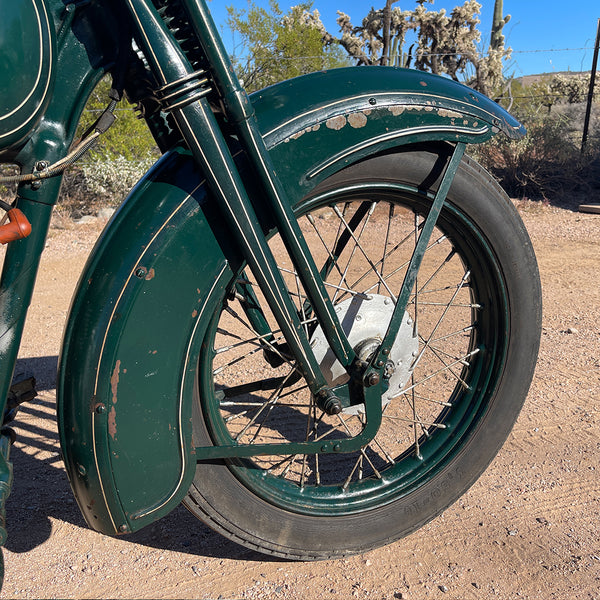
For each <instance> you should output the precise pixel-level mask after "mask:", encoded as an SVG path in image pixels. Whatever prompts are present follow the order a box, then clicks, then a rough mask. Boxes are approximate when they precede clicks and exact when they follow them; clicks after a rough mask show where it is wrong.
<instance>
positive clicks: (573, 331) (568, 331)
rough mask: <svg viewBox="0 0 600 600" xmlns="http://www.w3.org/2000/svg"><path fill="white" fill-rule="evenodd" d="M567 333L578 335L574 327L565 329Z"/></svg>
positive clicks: (577, 330)
mask: <svg viewBox="0 0 600 600" xmlns="http://www.w3.org/2000/svg"><path fill="white" fill-rule="evenodd" d="M567 333H573V334H578V333H579V329H575V327H569V329H567Z"/></svg>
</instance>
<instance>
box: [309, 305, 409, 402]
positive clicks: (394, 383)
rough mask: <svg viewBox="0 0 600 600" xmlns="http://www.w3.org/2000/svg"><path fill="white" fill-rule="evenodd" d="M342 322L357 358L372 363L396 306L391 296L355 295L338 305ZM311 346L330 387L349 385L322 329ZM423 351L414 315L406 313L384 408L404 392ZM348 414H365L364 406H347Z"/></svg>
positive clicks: (391, 359) (390, 363)
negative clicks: (418, 357) (414, 364)
mask: <svg viewBox="0 0 600 600" xmlns="http://www.w3.org/2000/svg"><path fill="white" fill-rule="evenodd" d="M335 311H336V313H337V316H338V320H339V322H340V324H341V326H342V329H343V330H344V333H345V334H346V336H347V337H348V341H349V342H350V345H351V346H352V348H354V351H355V352H356V354H357V356H358V357H359V358H360V359H361V360H364V361H366V362H368V361H369V360H370V359H371V358H372V356H373V354H374V353H375V352H376V351H377V349H378V348H379V346H380V345H381V342H382V341H383V337H384V336H385V333H386V331H387V328H388V324H389V322H390V320H391V318H392V313H393V312H394V303H393V302H392V300H391V299H390V298H388V297H387V296H381V295H378V294H373V295H371V296H358V295H357V296H353V297H352V298H348V299H347V300H344V301H342V302H340V303H339V304H337V305H336V307H335ZM311 346H312V349H313V352H314V354H315V358H316V359H317V362H318V363H319V366H320V367H321V371H322V373H323V375H324V376H325V379H326V381H327V384H328V385H329V386H330V387H335V386H338V385H342V384H344V383H346V382H347V381H348V379H349V376H348V374H347V373H346V371H345V369H344V368H343V367H342V365H341V364H340V362H339V361H338V360H337V358H336V357H335V355H334V353H333V351H332V350H331V348H330V347H329V344H328V343H327V340H326V338H325V334H324V333H323V330H322V328H321V326H318V327H317V328H316V329H315V331H314V333H313V335H312V337H311ZM418 350H419V336H418V333H417V331H416V327H415V326H414V322H413V320H412V319H411V317H410V315H409V314H408V313H407V312H405V313H404V316H403V318H402V325H401V327H400V331H399V332H398V335H397V336H396V341H395V342H394V345H393V346H392V348H391V350H390V353H389V354H388V358H387V362H386V365H385V368H384V374H383V375H384V378H385V379H387V380H388V384H389V387H388V389H387V390H386V391H385V392H384V393H383V394H382V396H381V403H382V406H384V407H385V406H386V405H387V404H388V403H389V401H390V400H391V398H393V397H394V396H396V395H397V394H398V392H400V391H401V390H402V389H403V388H404V386H405V385H406V382H407V381H408V380H409V378H410V376H411V374H412V363H413V361H414V359H415V357H416V356H417V353H418ZM343 412H344V413H346V414H358V413H362V412H364V405H362V404H360V405H356V406H350V407H346V408H344V410H343Z"/></svg>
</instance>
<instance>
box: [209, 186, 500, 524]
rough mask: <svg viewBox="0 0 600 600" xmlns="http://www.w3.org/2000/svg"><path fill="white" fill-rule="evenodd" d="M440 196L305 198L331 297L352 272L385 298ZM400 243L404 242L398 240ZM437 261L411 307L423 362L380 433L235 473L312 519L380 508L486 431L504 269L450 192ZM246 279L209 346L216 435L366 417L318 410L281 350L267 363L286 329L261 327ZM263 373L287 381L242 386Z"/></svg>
mask: <svg viewBox="0 0 600 600" xmlns="http://www.w3.org/2000/svg"><path fill="white" fill-rule="evenodd" d="M429 205H430V198H429V197H428V196H427V195H425V194H422V193H420V192H418V191H415V190H414V189H410V188H407V187H405V186H401V185H397V184H369V185H367V184H363V185H360V186H353V187H348V188H346V189H342V190H337V191H336V193H335V196H332V195H331V194H329V195H327V196H321V197H316V198H312V199H310V200H309V201H306V202H304V203H303V204H301V205H300V206H299V207H298V208H297V211H296V212H297V216H298V218H299V221H300V223H301V225H302V227H303V230H304V232H305V235H306V237H307V242H308V243H309V247H310V248H311V251H313V253H314V254H316V253H320V256H321V258H320V260H319V259H317V264H318V265H320V264H323V265H326V264H327V260H328V259H329V263H330V266H329V267H326V266H324V267H323V270H324V272H326V273H327V279H328V280H333V281H335V283H333V284H331V283H330V286H331V287H330V288H329V289H330V290H331V295H332V299H333V301H334V304H336V303H338V304H342V302H343V300H342V299H343V298H344V297H346V298H348V297H349V293H348V292H347V291H346V292H340V291H339V290H340V289H343V290H347V289H350V288H349V284H350V283H352V282H351V279H353V281H357V280H358V283H356V284H355V289H353V293H355V294H356V293H362V294H366V295H370V296H371V297H373V296H374V295H376V296H378V297H387V296H389V295H390V291H392V292H393V290H394V289H396V290H398V289H399V283H398V282H399V281H401V278H402V277H403V272H402V268H401V267H402V265H403V264H405V263H406V256H405V253H406V252H408V251H409V249H410V238H411V237H413V238H414V236H411V229H412V231H413V232H414V233H415V235H416V234H417V232H418V227H419V224H420V223H421V222H422V220H423V216H426V214H427V210H428V207H429ZM334 206H335V207H336V209H334V208H332V207H334ZM365 206H366V207H367V208H368V210H366V209H365ZM360 207H362V209H361V208H360ZM361 210H362V212H361ZM359 212H360V214H361V215H362V213H365V214H364V216H362V218H360V219H359V218H358V216H357V217H356V218H355V222H354V223H352V224H351V227H353V228H354V230H353V234H352V235H351V236H347V237H349V239H350V240H351V241H350V242H347V243H346V245H345V247H344V249H343V252H342V253H341V255H340V257H337V255H336V258H335V260H333V259H332V255H335V252H332V250H331V248H329V250H327V252H326V253H325V254H323V251H324V248H325V247H326V246H327V244H328V243H329V246H333V247H335V246H336V242H338V245H339V240H340V235H341V234H340V229H341V230H342V231H344V230H347V229H348V227H349V226H350V225H349V224H350V223H351V222H352V217H353V215H357V214H358V213H359ZM309 214H310V215H311V217H310V218H308V216H307V215H309ZM386 214H387V218H386V216H385V215H386ZM332 215H333V216H332ZM340 215H341V216H340ZM407 231H408V234H407ZM367 235H370V236H371V237H370V238H369V239H367V237H366V236H367ZM325 236H329V238H330V239H331V240H333V241H330V242H328V240H326V239H325ZM357 239H358V240H359V241H358V242H356V241H355V240H357ZM361 240H363V241H361ZM398 240H400V241H402V240H405V241H404V242H402V244H400V245H399V246H398V244H399V243H400V242H399V241H398ZM406 240H408V241H406ZM278 243H279V242H278V236H276V235H273V236H272V238H271V244H272V246H273V247H274V248H275V249H276V248H277V247H278ZM377 244H379V246H377ZM375 246H377V248H375V249H374V250H373V254H374V257H373V259H372V261H371V263H368V261H367V259H366V258H364V259H362V260H361V263H360V267H359V268H358V270H357V271H356V273H354V274H353V275H354V276H353V278H352V277H350V275H349V273H350V271H351V270H352V268H354V267H353V266H352V267H350V266H349V267H346V262H347V263H348V265H353V261H355V260H358V256H359V255H360V254H366V251H365V248H374V247H375ZM394 248H396V249H394ZM274 251H275V250H274ZM344 253H345V255H344ZM348 257H350V258H348ZM426 257H428V260H429V263H428V262H427V260H426V261H424V265H423V267H422V272H423V276H422V275H421V273H419V279H418V280H417V283H416V284H415V290H413V291H414V292H415V293H413V299H412V301H411V303H410V304H409V308H408V309H407V312H408V313H409V315H410V316H411V318H412V319H414V320H415V321H416V322H417V323H418V326H417V325H416V324H415V325H414V327H415V332H416V334H417V335H418V340H419V342H418V344H419V348H418V353H417V357H418V361H417V363H416V366H415V367H414V369H413V370H412V372H411V374H410V377H409V379H408V380H406V381H402V382H401V383H402V386H401V388H402V389H400V393H399V394H398V395H395V396H394V397H393V398H392V399H388V400H386V401H385V403H384V408H383V410H384V419H383V423H382V427H381V429H380V433H381V435H380V434H378V436H377V437H376V438H375V440H374V441H373V442H371V444H369V445H368V446H367V447H365V448H364V449H363V451H361V452H358V453H355V454H347V455H330V454H329V455H313V456H308V457H305V456H292V455H289V456H277V457H255V458H253V459H232V460H229V461H227V464H228V467H229V469H230V470H231V471H232V473H233V474H234V475H235V476H236V477H237V478H238V480H239V481H240V482H241V483H242V484H243V485H244V486H246V487H248V488H249V489H251V490H252V491H253V492H254V493H255V494H256V495H257V496H259V497H261V498H262V499H263V500H264V501H266V502H268V503H270V504H272V505H274V506H277V507H280V508H282V509H285V510H289V511H291V512H295V513H300V514H307V515H315V516H319V515H323V516H335V515H339V516H341V515H351V514H357V513H360V512H362V511H365V510H371V509H374V508H377V507H379V506H382V505H385V504H388V503H390V502H392V501H393V500H396V499H398V498H400V497H404V496H406V495H408V494H410V493H411V492H412V491H414V490H415V489H417V488H419V487H420V486H422V485H423V484H425V483H427V482H429V481H431V480H432V479H433V478H435V477H436V476H438V475H440V474H441V473H442V472H443V471H444V470H445V468H446V467H447V466H448V465H449V463H450V462H451V461H452V460H453V459H454V458H456V456H457V455H458V454H460V453H461V451H462V448H463V446H464V445H465V443H466V442H467V440H468V439H469V438H470V436H471V435H472V434H473V433H474V431H476V429H477V427H478V425H479V424H480V423H481V420H482V418H483V417H484V415H485V414H486V411H487V410H488V408H489V405H490V402H491V401H492V399H493V397H494V394H495V390H496V387H497V384H498V381H499V379H500V376H501V373H502V370H503V365H504V360H505V355H506V349H507V344H508V316H507V315H508V306H507V296H506V290H505V284H504V281H503V276H502V273H501V271H500V268H499V265H498V262H497V260H496V258H495V255H494V253H493V251H492V250H491V248H490V246H489V244H488V243H487V241H486V239H485V237H484V236H483V234H482V233H481V231H480V229H479V228H478V227H477V225H476V224H475V223H473V222H472V221H471V220H470V219H469V218H468V217H467V215H465V214H464V213H463V212H462V211H461V210H459V209H458V208H457V207H456V206H455V205H453V204H452V203H451V202H447V203H446V205H445V207H444V209H443V211H442V214H441V216H440V219H439V221H438V226H437V228H436V232H434V235H433V236H432V238H431V243H430V248H429V249H428V252H427V254H426ZM332 262H335V267H332V266H331V263H332ZM338 263H339V264H338ZM366 264H370V265H371V267H370V268H371V270H373V273H372V274H371V273H369V277H371V275H372V277H371V279H369V277H366V276H362V275H361V276H360V277H359V276H358V275H357V274H362V272H363V271H365V265H366ZM282 265H283V266H282V272H284V273H286V274H288V276H289V277H290V280H289V282H288V289H289V290H290V293H291V294H292V296H295V297H296V298H298V299H299V300H298V311H299V313H301V314H302V315H303V317H304V318H305V320H306V321H310V317H311V314H310V307H307V305H306V302H305V301H303V300H302V297H303V296H302V290H301V287H300V286H299V284H298V283H297V278H296V277H295V276H294V274H293V270H291V269H290V262H289V260H288V259H287V256H286V257H285V258H284V259H283V263H282ZM342 265H344V268H342ZM372 265H374V267H373V266H372ZM344 270H345V272H344ZM375 271H378V273H375ZM366 272H367V271H365V273H366ZM361 277H362V279H361ZM373 278H375V279H374V281H375V284H373V283H372V279H373ZM246 279H251V274H247V273H246V272H244V274H243V275H242V271H240V272H239V273H238V274H237V275H236V279H235V280H234V282H232V286H231V289H230V292H229V294H228V296H227V299H224V307H225V308H224V309H223V310H222V311H221V310H220V311H217V313H216V314H215V316H214V318H213V320H212V323H211V325H210V327H209V330H208V333H207V336H206V338H205V342H204V344H203V352H202V355H201V359H200V361H201V365H200V373H201V377H200V385H201V389H200V397H201V402H202V405H203V410H204V414H205V415H207V425H208V429H209V432H210V435H211V438H212V440H213V443H215V444H216V445H218V444H230V443H231V442H232V440H233V439H236V436H238V437H237V441H238V442H239V443H265V442H267V443H268V442H270V441H271V442H272V441H274V440H275V439H277V441H281V440H282V438H283V439H289V440H290V441H304V440H314V439H323V440H326V439H327V437H328V436H331V435H334V434H335V435H337V436H339V435H340V431H341V432H342V433H344V432H345V433H346V434H350V430H351V428H352V427H360V419H361V415H360V414H343V415H342V416H341V417H329V416H326V415H323V414H319V411H318V410H317V409H316V408H315V406H314V402H313V401H312V400H311V399H310V395H309V393H308V392H307V390H306V389H304V390H303V388H302V382H301V381H299V382H295V383H293V384H290V383H289V382H290V381H292V380H294V377H293V376H291V375H290V374H291V372H292V371H293V363H291V362H287V363H286V362H285V360H284V364H283V365H282V366H280V367H276V368H275V367H272V366H270V365H269V364H268V363H267V361H266V360H265V358H264V357H265V352H264V348H265V346H267V347H268V349H269V352H270V354H271V356H272V355H273V352H272V351H271V342H273V344H274V343H275V342H274V341H273V340H274V339H275V338H276V336H277V332H276V331H275V327H274V326H272V329H271V330H272V331H273V332H274V337H273V336H267V335H266V334H264V332H263V331H257V326H256V322H255V321H253V320H252V317H251V314H250V313H251V311H250V310H249V306H250V305H251V304H253V302H254V301H255V300H256V299H255V298H254V297H253V298H252V300H253V302H250V300H249V298H248V297H241V298H240V295H241V296H244V294H243V291H242V293H241V294H240V288H239V283H240V281H246ZM236 282H237V284H238V287H235V286H236ZM461 282H462V283H461ZM234 288H235V289H234ZM244 288H245V289H252V290H255V289H256V287H255V286H250V285H248V286H244ZM335 290H337V291H335ZM234 292H237V293H234ZM253 293H254V292H252V294H253ZM344 294H345V296H344ZM257 295H259V293H257ZM352 298H354V296H352ZM259 303H260V305H261V306H264V303H262V302H260V300H259ZM265 312H266V311H265ZM360 314H361V313H360V312H359V314H358V315H357V316H358V317H360ZM267 320H269V316H268V315H267ZM232 324H233V325H232ZM343 326H344V325H343ZM235 327H237V329H236V332H235V333H233V329H234V328H235ZM307 331H308V332H309V334H310V335H312V336H313V337H318V333H315V331H314V325H312V329H311V325H310V324H307ZM244 340H245V341H244ZM269 352H267V354H269ZM229 355H230V356H229ZM417 357H415V358H417ZM283 358H286V357H285V356H284V357H283ZM405 358H406V357H405V356H403V355H402V359H405ZM249 365H252V366H251V367H250V366H249ZM286 378H287V379H286ZM257 379H260V380H261V381H268V382H270V387H271V388H272V386H273V385H275V383H277V382H278V383H279V386H280V389H275V390H273V389H266V390H257V389H255V388H256V386H255V388H253V389H252V391H251V392H248V391H247V389H248V388H247V387H244V386H245V385H246V386H248V385H251V382H252V381H254V380H257ZM296 379H297V378H296ZM273 382H275V383H273ZM282 382H283V383H282ZM286 382H287V383H286ZM265 385H266V384H265ZM266 387H269V386H266ZM238 390H239V393H238V392H237V391H238ZM301 397H302V398H303V400H302V399H301ZM257 414H258V416H256V415H257ZM336 418H337V419H339V421H336ZM355 431H356V429H352V434H354V432H355Z"/></svg>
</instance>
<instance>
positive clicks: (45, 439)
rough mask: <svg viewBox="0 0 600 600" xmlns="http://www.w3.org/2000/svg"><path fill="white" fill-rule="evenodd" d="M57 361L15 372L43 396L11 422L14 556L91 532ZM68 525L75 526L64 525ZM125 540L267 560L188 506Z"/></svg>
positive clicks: (30, 362) (29, 362)
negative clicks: (75, 487) (60, 425)
mask: <svg viewBox="0 0 600 600" xmlns="http://www.w3.org/2000/svg"><path fill="white" fill-rule="evenodd" d="M57 362H58V358H57V357H56V356H52V357H39V358H28V359H20V360H19V361H18V364H17V371H16V372H23V371H32V372H34V373H35V374H36V379H37V380H38V392H39V396H38V397H37V398H36V399H34V400H33V401H31V402H27V403H25V404H24V405H22V406H21V408H20V410H19V412H18V413H17V416H16V419H15V420H14V421H13V422H12V423H11V424H10V425H11V427H13V429H14V430H15V431H16V433H17V441H16V442H15V444H14V445H13V447H12V450H11V456H10V458H11V462H12V463H13V472H14V483H13V489H12V493H11V495H10V496H9V498H8V501H7V504H6V512H7V529H8V540H7V543H6V544H5V547H6V548H7V549H8V550H9V551H11V552H15V553H24V552H29V551H30V550H32V549H34V548H36V547H37V546H40V545H41V544H43V543H45V542H46V541H48V540H49V539H50V538H51V537H53V536H63V537H64V539H63V541H61V545H62V544H63V543H64V544H65V545H68V543H69V539H68V538H69V536H79V535H80V532H79V531H78V530H79V529H85V530H88V531H89V528H88V526H87V524H86V522H85V521H84V519H83V517H82V515H81V513H80V511H79V508H78V506H77V502H76V501H75V498H74V496H73V493H72V491H71V487H70V485H69V481H68V479H67V475H66V472H65V469H64V465H63V462H62V458H61V454H60V444H59V439H58V430H57V426H56V392H55V383H54V382H55V380H56V365H57ZM63 523H66V524H70V525H71V526H72V527H63V526H62V524H63ZM97 535H101V534H97ZM120 539H121V540H125V541H127V542H130V543H132V544H139V545H142V546H147V547H149V548H155V549H159V550H169V551H174V552H182V553H187V554H190V555H196V556H203V557H206V558H219V559H224V558H230V559H234V560H236V559H237V560H240V559H241V560H248V561H264V560H265V559H266V557H265V556H263V555H261V554H259V553H257V552H254V551H252V550H248V549H245V548H243V547H242V546H238V545H237V544H235V543H233V542H231V541H229V540H227V539H226V538H224V537H222V536H221V535H220V534H218V533H216V532H214V531H213V530H212V529H210V528H209V527H207V526H206V525H204V524H203V523H202V522H201V521H199V520H198V519H196V517H194V516H193V515H192V514H191V513H189V512H188V511H187V510H186V509H185V508H184V507H183V506H179V507H177V508H176V509H175V510H174V511H173V512H171V513H170V514H169V515H167V516H166V517H163V518H162V519H161V520H160V521H157V522H156V523H153V524H152V525H149V526H148V527H146V528H145V529H143V530H141V531H138V532H136V533H132V534H127V535H124V536H120ZM115 551H116V550H115ZM277 560H278V559H273V561H277Z"/></svg>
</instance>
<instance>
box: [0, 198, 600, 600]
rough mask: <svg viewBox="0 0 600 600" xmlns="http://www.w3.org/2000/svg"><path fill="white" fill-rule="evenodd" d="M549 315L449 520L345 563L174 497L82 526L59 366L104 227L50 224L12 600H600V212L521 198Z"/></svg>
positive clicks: (11, 548)
mask: <svg viewBox="0 0 600 600" xmlns="http://www.w3.org/2000/svg"><path fill="white" fill-rule="evenodd" d="M519 210H520V212H521V214H522V215H523V218H524V220H525V223H526V225H527V227H528V229H529V231H530V234H531V236H532V239H533V242H534V246H535V249H536V252H537V256H538V260H539V265H540V271H541V275H542V283H543V291H544V322H543V327H544V328H543V336H542V346H541V353H540V357H539V361H538V366H537V372H536V376H535V379H534V382H533V386H532V388H531V392H530V394H529V397H528V399H527V402H526V404H525V407H524V410H523V412H522V413H521V416H520V418H519V420H518V422H517V424H516V427H515V429H514V431H513V433H512V435H511V436H510V438H509V440H508V442H507V443H506V444H505V446H504V448H503V449H502V450H501V452H500V454H499V455H498V457H497V458H496V460H495V461H494V462H493V464H492V465H491V466H490V468H489V469H488V470H487V471H486V473H485V474H484V475H483V476H482V477H481V479H480V480H479V481H478V482H477V483H476V484H475V485H474V486H473V487H472V488H471V490H470V491H469V492H468V493H467V494H466V495H464V496H463V497H462V498H461V499H460V500H459V501H458V502H457V503H456V504H455V505H453V506H452V507H450V508H449V509H448V510H447V511H446V512H445V513H444V514H443V515H442V516H440V517H439V518H437V519H436V520H434V521H433V522H431V523H430V524H429V525H427V526H425V527H424V528H422V529H421V530H419V531H417V532H416V533H414V534H413V535H411V536H409V537H408V538H405V539H404V540H401V541H399V542H397V543H395V544H392V545H390V546H387V547H385V548H380V549H378V550H375V551H372V552H369V553H368V554H365V555H362V556H356V557H353V558H350V559H347V560H340V561H327V562H320V563H294V562H283V561H277V560H270V559H266V560H265V559H264V557H262V556H261V555H259V554H256V553H254V552H251V551H249V550H245V549H244V548H240V547H238V546H236V545H235V544H233V543H232V542H229V541H227V540H225V539H224V538H222V537H220V536H219V535H218V534H216V533H214V532H212V531H211V530H210V529H209V528H208V527H206V526H205V525H203V524H202V523H201V522H199V521H197V520H196V519H195V518H194V517H193V516H192V515H191V514H189V513H188V512H187V511H186V510H185V509H184V508H182V507H180V508H178V509H177V510H175V511H174V512H173V513H172V514H171V515H169V516H168V517H166V518H164V519H163V520H161V521H159V522H158V523H156V524H154V525H153V526H151V527H149V528H148V529H146V530H144V531H141V532H139V533H137V534H133V535H129V536H127V537H123V538H119V539H112V538H109V537H104V536H102V535H100V534H97V533H95V532H93V531H91V530H90V529H88V527H87V526H86V525H85V523H84V521H83V518H82V517H81V515H80V514H79V510H78V508H77V505H76V503H75V501H74V499H73V497H72V495H71V492H70V488H69V484H68V482H67V478H66V476H65V472H64V468H63V464H62V462H61V459H60V455H59V447H58V438H57V431H56V423H55V415H54V407H55V389H54V387H55V383H54V382H55V370H56V365H57V356H58V352H59V346H60V337H61V333H62V328H63V324H64V319H65V316H66V313H67V309H68V305H69V301H70V297H71V293H72V290H73V288H74V286H75V283H76V280H77V277H78V274H79V272H80V270H81V267H82V265H83V262H84V260H85V257H86V253H87V252H89V250H90V248H91V245H92V244H93V241H94V239H95V236H96V235H97V233H98V231H99V229H100V227H101V223H99V222H98V221H95V222H91V223H88V224H73V223H70V222H66V221H63V222H62V223H61V222H59V223H58V224H57V225H58V226H56V225H55V227H54V228H53V229H52V230H51V234H50V237H49V239H48V243H47V249H46V253H45V255H44V259H43V264H42V269H41V274H40V277H39V280H38V284H37V287H36V292H35V297H34V301H33V305H32V308H31V312H30V319H29V321H28V323H27V328H26V332H25V336H24V341H23V346H22V349H21V355H20V356H21V358H20V360H19V364H18V369H20V370H31V371H34V373H35V375H36V377H37V379H38V382H39V389H40V395H39V397H38V398H37V399H36V400H35V401H33V402H32V403H29V404H27V405H26V406H25V407H23V409H22V411H21V412H20V414H19V416H18V419H17V422H16V427H15V428H16V431H17V434H18V440H17V442H16V444H15V445H14V447H13V451H12V458H13V461H14V472H15V484H14V489H13V493H12V496H11V497H10V499H9V503H8V507H7V513H8V530H9V539H8V543H7V545H6V549H5V552H4V554H5V561H6V579H5V583H4V588H3V590H2V596H3V597H5V598H201V599H217V598H223V599H246V598H248V599H254V598H265V599H278V600H279V599H281V600H284V599H300V598H302V599H313V598H314V599H316V598H326V599H329V598H369V599H377V600H392V599H403V600H404V599H411V600H417V599H421V598H444V599H446V598H453V599H454V598H455V599H461V600H462V599H469V598H502V599H509V598H510V599H512V598H530V599H535V600H550V599H554V598H556V599H560V600H576V599H584V598H585V599H600V519H599V517H600V505H599V497H600V477H599V470H600V466H599V465H598V457H599V456H600V435H599V434H600V427H599V425H600V412H599V409H600V243H599V240H600V215H591V214H582V213H577V212H571V211H567V210H560V209H557V208H553V207H549V206H542V205H540V204H529V203H522V204H519Z"/></svg>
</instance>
